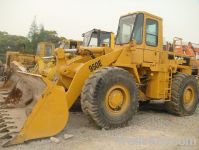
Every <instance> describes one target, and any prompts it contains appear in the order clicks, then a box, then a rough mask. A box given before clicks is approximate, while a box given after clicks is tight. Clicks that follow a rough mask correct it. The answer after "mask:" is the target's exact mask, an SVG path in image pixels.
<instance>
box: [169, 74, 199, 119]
mask: <svg viewBox="0 0 199 150" xmlns="http://www.w3.org/2000/svg"><path fill="white" fill-rule="evenodd" d="M198 95H199V94H198V82H197V80H196V79H195V77H194V76H191V75H186V74H177V75H175V76H174V78H173V80H172V89H171V101H169V102H166V108H167V110H168V112H170V113H172V114H175V115H178V116H187V115H192V114H193V113H194V112H195V110H196V108H197V104H198Z"/></svg>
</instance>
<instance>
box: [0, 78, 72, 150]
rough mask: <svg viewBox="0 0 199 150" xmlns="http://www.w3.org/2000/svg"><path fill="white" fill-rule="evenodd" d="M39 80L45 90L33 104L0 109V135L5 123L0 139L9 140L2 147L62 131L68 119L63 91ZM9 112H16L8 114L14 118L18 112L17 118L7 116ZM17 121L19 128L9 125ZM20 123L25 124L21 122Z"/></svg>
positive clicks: (52, 84)
mask: <svg viewBox="0 0 199 150" xmlns="http://www.w3.org/2000/svg"><path fill="white" fill-rule="evenodd" d="M40 79H42V80H43V81H44V83H45V84H46V89H45V90H44V92H43V94H42V95H41V96H40V98H39V99H37V100H36V101H34V105H33V104H30V105H28V106H27V107H24V108H15V109H1V110H0V135H1V124H2V125H3V124H5V125H6V126H4V127H3V129H4V130H3V132H4V135H3V136H1V137H2V138H11V139H10V140H9V141H7V142H6V143H4V144H3V146H9V145H15V144H20V143H23V142H25V141H28V140H31V139H38V138H44V137H50V136H54V135H56V134H57V133H59V132H60V131H61V130H63V129H64V127H65V125H66V123H67V121H68V117H69V112H68V106H67V102H66V98H65V97H66V95H65V90H64V88H63V87H60V86H57V85H56V84H55V83H53V82H51V81H49V80H47V79H45V78H42V77H40ZM30 106H32V107H30ZM10 110H12V111H16V112H15V113H14V112H13V113H12V114H15V115H17V112H19V111H20V112H21V113H18V116H15V118H14V119H13V117H12V116H10V115H9V112H10ZM7 114H8V115H7ZM23 116H25V118H26V119H23ZM1 118H2V119H1ZM17 118H18V122H19V124H20V125H21V127H19V126H20V125H19V126H16V127H15V125H13V124H12V123H13V122H14V123H15V122H16V119H17ZM19 118H20V119H19ZM19 120H21V121H19ZM23 121H25V122H24V123H21V122H23ZM7 123H8V124H9V125H7ZM5 131H7V132H5Z"/></svg>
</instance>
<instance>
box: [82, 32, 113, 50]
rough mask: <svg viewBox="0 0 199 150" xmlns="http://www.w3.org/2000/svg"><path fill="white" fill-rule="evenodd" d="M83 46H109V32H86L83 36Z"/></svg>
mask: <svg viewBox="0 0 199 150" xmlns="http://www.w3.org/2000/svg"><path fill="white" fill-rule="evenodd" d="M83 37H84V39H83V45H84V46H86V47H101V46H103V45H104V44H106V45H107V46H110V33H109V32H87V33H85V34H84V35H83Z"/></svg>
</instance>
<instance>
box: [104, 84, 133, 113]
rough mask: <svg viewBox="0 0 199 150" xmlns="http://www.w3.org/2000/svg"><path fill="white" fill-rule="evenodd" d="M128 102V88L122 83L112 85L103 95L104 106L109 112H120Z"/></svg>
mask: <svg viewBox="0 0 199 150" xmlns="http://www.w3.org/2000/svg"><path fill="white" fill-rule="evenodd" d="M129 103H130V93H129V90H128V89H127V88H126V87H124V86H122V85H114V86H112V87H111V88H110V89H109V90H108V92H107V94H106V97H105V108H106V110H107V111H108V112H109V113H111V114H116V115H117V114H122V113H123V112H124V111H125V110H126V108H127V107H128V105H129Z"/></svg>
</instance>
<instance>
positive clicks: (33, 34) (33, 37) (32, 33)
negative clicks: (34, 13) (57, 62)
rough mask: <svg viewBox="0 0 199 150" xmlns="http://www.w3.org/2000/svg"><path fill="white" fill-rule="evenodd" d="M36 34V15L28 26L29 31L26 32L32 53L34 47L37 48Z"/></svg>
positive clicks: (37, 30)
mask: <svg viewBox="0 0 199 150" xmlns="http://www.w3.org/2000/svg"><path fill="white" fill-rule="evenodd" d="M38 34H39V29H38V26H37V20H36V17H34V19H33V22H32V24H31V26H30V31H29V33H28V38H29V40H30V42H31V48H32V49H33V52H34V53H35V52H36V48H37V43H38Z"/></svg>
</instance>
